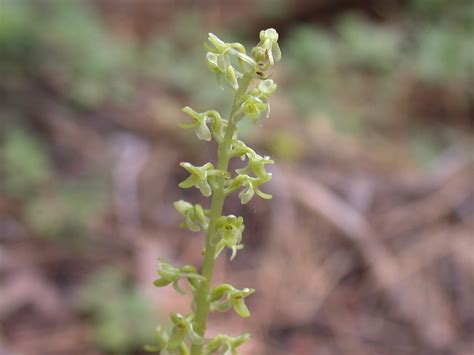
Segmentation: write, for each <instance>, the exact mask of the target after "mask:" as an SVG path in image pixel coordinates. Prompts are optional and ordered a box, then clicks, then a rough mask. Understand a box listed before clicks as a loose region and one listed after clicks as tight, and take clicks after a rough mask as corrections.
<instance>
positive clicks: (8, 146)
mask: <svg viewBox="0 0 474 355" xmlns="http://www.w3.org/2000/svg"><path fill="white" fill-rule="evenodd" d="M1 146H2V151H3V154H2V155H3V164H4V170H5V171H4V174H5V176H4V184H2V189H5V193H6V194H7V195H10V196H13V197H26V196H28V195H29V194H31V193H33V192H35V191H36V190H37V189H38V188H39V187H40V186H41V184H43V183H44V182H45V181H46V180H47V179H48V178H49V176H50V168H51V162H50V161H49V156H48V152H47V150H46V147H45V146H44V144H43V143H42V142H41V141H39V140H38V139H37V138H36V137H35V136H34V135H33V134H31V133H30V132H28V131H27V130H24V129H20V128H18V127H16V128H11V129H9V130H8V134H5V136H4V137H2V144H1Z"/></svg>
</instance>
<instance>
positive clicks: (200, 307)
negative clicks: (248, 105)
mask: <svg viewBox="0 0 474 355" xmlns="http://www.w3.org/2000/svg"><path fill="white" fill-rule="evenodd" d="M252 77H253V73H248V74H245V75H244V77H243V78H242V79H241V81H240V86H239V89H238V90H237V92H236V93H235V97H234V103H233V105H232V110H231V113H230V116H229V120H228V124H227V128H226V131H225V135H224V139H223V140H222V142H221V143H220V144H219V148H218V154H217V169H218V170H220V171H227V168H228V166H229V148H230V145H231V143H232V138H233V136H234V132H235V130H236V129H237V127H236V122H234V121H233V119H232V118H233V116H234V114H235V112H236V111H237V109H238V105H239V102H240V100H241V98H242V96H243V95H245V93H246V92H247V89H248V87H249V85H250V83H251V82H252ZM216 180H217V188H216V190H215V191H213V195H212V200H211V210H210V217H209V226H208V229H207V233H206V248H205V252H204V264H203V267H202V276H204V277H205V280H204V281H202V282H201V283H200V286H199V288H198V290H197V293H196V317H195V319H194V329H195V331H196V332H197V333H198V334H199V335H201V336H202V337H204V334H205V332H206V323H207V318H208V315H209V305H210V304H209V292H210V288H211V281H212V273H213V271H214V262H215V256H216V245H214V244H213V243H211V240H212V236H213V234H214V232H215V226H216V222H217V219H218V218H219V217H220V216H221V215H222V208H223V206H224V200H225V194H224V183H225V177H224V176H218V177H217V179H216ZM201 354H202V345H198V344H193V346H192V348H191V355H201Z"/></svg>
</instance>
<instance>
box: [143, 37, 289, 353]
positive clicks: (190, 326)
mask: <svg viewBox="0 0 474 355" xmlns="http://www.w3.org/2000/svg"><path fill="white" fill-rule="evenodd" d="M208 41H209V43H208V44H206V49H207V51H208V52H207V54H206V62H207V65H208V67H209V68H210V69H211V71H212V72H214V73H215V74H216V75H217V80H218V82H219V83H226V84H227V85H229V86H230V87H231V88H232V89H233V90H234V92H235V94H234V100H233V104H232V108H231V113H230V115H229V117H228V118H227V119H224V118H222V116H221V115H220V114H219V112H217V111H216V110H208V111H204V112H197V111H195V110H194V109H192V108H190V107H188V106H186V107H185V108H183V112H184V113H186V114H187V115H188V116H189V118H190V122H188V123H182V124H180V127H182V128H185V129H194V131H195V133H196V137H197V138H198V139H200V140H204V141H211V140H212V139H214V140H215V141H216V142H217V145H218V151H217V163H216V165H214V164H212V163H210V162H209V163H206V164H204V165H202V166H196V165H193V164H191V163H188V162H183V163H181V164H180V165H181V167H183V168H184V169H185V170H186V171H187V172H188V173H189V177H188V178H186V179H185V180H184V181H182V182H181V183H180V184H179V186H180V187H181V188H184V189H187V188H192V187H195V188H197V189H198V190H200V192H201V193H202V194H203V195H204V196H206V197H211V204H210V208H209V209H205V208H203V207H202V206H201V205H198V204H192V203H189V202H186V201H183V200H180V201H177V202H175V204H174V206H175V208H176V210H177V211H178V212H179V213H180V214H181V215H182V216H183V217H184V221H183V223H182V224H181V226H182V227H184V228H188V229H189V230H190V231H192V232H201V231H202V232H204V233H205V235H206V239H205V243H204V244H205V246H204V251H203V255H204V262H203V265H202V269H201V272H198V271H197V269H196V268H195V267H194V266H191V265H185V266H182V267H175V266H172V265H170V264H169V263H168V262H165V261H160V262H159V265H158V275H159V278H158V279H157V280H156V281H155V282H154V284H155V286H157V287H165V286H167V285H172V286H173V287H174V288H175V290H176V291H177V292H178V293H185V291H184V290H183V289H182V288H181V286H180V282H181V284H182V283H183V282H187V284H188V286H189V289H190V290H191V292H192V296H193V302H192V311H191V312H190V314H187V315H181V314H178V313H171V315H170V320H171V324H172V327H171V330H170V331H166V329H164V328H163V327H158V329H157V331H156V337H157V343H158V344H157V345H154V346H148V347H147V350H149V351H151V352H158V353H160V354H161V355H167V354H169V355H172V354H180V355H185V354H191V355H217V354H224V355H231V354H237V348H238V347H239V346H240V345H242V344H243V343H245V342H246V341H247V340H248V339H249V337H250V335H249V334H242V335H240V336H237V337H229V336H227V335H217V336H215V337H214V338H210V339H209V338H206V334H205V333H206V324H207V320H208V317H209V313H210V312H227V311H230V310H233V311H234V312H235V313H236V314H238V315H239V316H241V317H243V318H247V317H249V316H250V310H249V309H248V307H247V305H246V304H245V299H246V298H247V297H248V296H250V295H252V294H253V293H254V291H255V290H254V289H251V288H243V289H237V288H235V287H233V286H231V285H229V284H221V285H217V286H215V287H212V285H211V282H212V274H213V269H214V263H215V260H216V258H217V257H218V256H219V255H220V254H221V252H222V251H224V250H225V249H226V248H228V249H229V250H231V257H230V259H231V260H232V259H234V258H235V257H236V255H237V252H238V251H239V250H241V249H242V248H243V247H244V245H243V244H242V236H243V232H244V228H245V226H244V220H243V218H242V217H239V216H234V215H227V216H224V215H222V209H223V206H224V201H225V198H226V197H227V196H229V195H230V194H232V193H234V192H238V197H239V199H240V201H241V203H242V204H246V203H248V202H249V201H250V200H251V199H252V198H253V197H255V195H257V196H259V197H261V198H263V199H270V198H271V197H272V196H271V195H269V194H267V193H265V192H263V191H262V190H261V189H260V188H261V186H262V185H263V184H264V183H265V182H267V181H269V180H270V179H271V177H272V175H271V173H269V172H267V171H266V166H267V165H269V164H273V160H271V159H270V157H268V156H261V155H259V154H257V153H256V152H255V151H254V150H253V149H252V148H250V147H248V146H247V145H246V144H245V143H244V142H242V141H241V140H239V139H238V132H237V123H238V122H239V121H240V120H242V119H244V118H246V117H247V118H250V119H251V120H253V121H255V122H256V121H258V120H259V119H260V118H261V116H262V114H264V113H265V114H266V117H267V118H268V116H269V114H270V104H269V102H268V99H269V97H270V96H271V95H272V94H273V93H274V92H275V90H276V88H277V85H276V84H275V83H274V82H273V80H271V79H269V77H270V74H271V73H270V72H269V69H270V68H271V67H272V66H273V65H274V64H275V62H278V61H279V60H280V59H281V52H280V47H279V46H278V33H277V32H276V31H275V30H274V29H273V28H270V29H267V30H265V31H261V32H260V42H259V43H258V44H257V46H255V47H254V48H253V49H252V51H251V52H250V53H251V54H247V51H246V49H245V47H244V46H243V45H242V44H240V43H226V42H224V41H222V40H221V39H220V38H218V37H217V36H215V35H214V34H212V33H211V34H209V38H208ZM233 158H239V159H241V160H243V161H246V165H245V166H244V167H242V168H240V169H236V170H235V171H234V172H231V171H229V169H228V167H229V161H230V159H233Z"/></svg>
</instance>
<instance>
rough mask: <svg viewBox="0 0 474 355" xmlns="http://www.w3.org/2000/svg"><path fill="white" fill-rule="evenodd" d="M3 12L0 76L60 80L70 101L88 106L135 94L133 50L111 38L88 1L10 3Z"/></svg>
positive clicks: (0, 33) (51, 0) (0, 36)
mask: <svg viewBox="0 0 474 355" xmlns="http://www.w3.org/2000/svg"><path fill="white" fill-rule="evenodd" d="M1 10H2V21H0V48H1V49H2V61H0V72H5V73H6V74H8V73H11V72H17V73H18V72H20V73H21V72H28V73H31V72H32V73H35V74H40V73H43V74H46V75H49V76H51V77H57V78H60V80H61V82H63V83H64V85H65V86H66V87H65V92H66V94H67V96H68V97H69V98H70V99H71V100H73V101H74V102H76V103H78V104H81V105H84V106H86V107H96V106H97V105H98V104H100V103H102V102H104V101H105V100H107V99H109V98H116V99H119V98H120V97H121V96H123V95H124V94H127V93H128V92H129V91H130V89H131V87H130V86H129V84H128V83H127V80H124V76H123V73H124V72H126V71H127V70H128V71H130V69H131V64H132V60H133V58H130V53H131V51H130V50H129V47H128V46H127V45H126V44H125V43H119V42H118V41H117V40H114V39H113V38H112V37H111V36H110V35H108V33H107V31H106V29H105V28H104V26H103V25H102V23H101V20H100V18H99V16H98V14H97V13H95V12H94V11H93V9H92V7H91V6H90V4H88V3H87V2H85V1H61V0H46V1H43V2H41V3H36V2H29V1H24V0H18V1H17V0H5V1H3V2H2V9H1Z"/></svg>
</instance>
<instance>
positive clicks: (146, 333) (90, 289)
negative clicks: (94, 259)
mask: <svg viewBox="0 0 474 355" xmlns="http://www.w3.org/2000/svg"><path fill="white" fill-rule="evenodd" d="M126 281H127V280H126V274H125V272H124V271H123V270H121V269H119V268H111V267H108V268H107V267H106V268H104V269H103V270H99V271H97V272H96V273H95V274H94V275H92V276H91V277H90V278H89V279H88V280H87V281H86V283H85V284H84V285H83V286H82V287H81V290H80V291H79V294H78V300H77V305H78V308H79V309H80V310H81V311H83V312H86V313H87V314H89V315H90V316H91V317H92V320H93V337H94V340H95V342H96V344H97V345H98V346H99V348H101V349H103V350H104V351H106V352H108V353H112V354H129V353H130V352H133V351H136V350H139V349H141V348H143V346H144V344H146V343H149V342H151V341H152V337H151V332H150V327H152V328H153V327H155V325H156V322H157V320H156V318H155V317H154V316H153V310H152V308H151V306H150V305H149V304H147V303H146V300H145V299H144V298H143V296H142V295H141V294H140V293H138V292H137V290H136V289H133V288H131V287H130V285H127V282H126Z"/></svg>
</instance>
